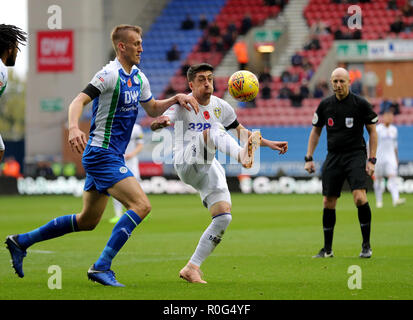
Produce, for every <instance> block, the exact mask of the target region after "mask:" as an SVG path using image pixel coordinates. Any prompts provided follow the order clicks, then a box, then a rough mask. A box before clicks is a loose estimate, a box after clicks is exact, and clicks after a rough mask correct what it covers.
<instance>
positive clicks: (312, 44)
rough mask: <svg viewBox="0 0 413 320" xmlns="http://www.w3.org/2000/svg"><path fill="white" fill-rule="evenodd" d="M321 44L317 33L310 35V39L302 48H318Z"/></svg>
mask: <svg viewBox="0 0 413 320" xmlns="http://www.w3.org/2000/svg"><path fill="white" fill-rule="evenodd" d="M320 49H321V44H320V40H319V39H318V36H317V35H310V40H309V41H308V42H307V44H306V45H305V46H304V50H320Z"/></svg>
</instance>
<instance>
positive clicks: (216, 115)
mask: <svg viewBox="0 0 413 320" xmlns="http://www.w3.org/2000/svg"><path fill="white" fill-rule="evenodd" d="M221 112H222V110H221V107H216V108H214V114H215V117H217V119H219V117H220V116H221Z"/></svg>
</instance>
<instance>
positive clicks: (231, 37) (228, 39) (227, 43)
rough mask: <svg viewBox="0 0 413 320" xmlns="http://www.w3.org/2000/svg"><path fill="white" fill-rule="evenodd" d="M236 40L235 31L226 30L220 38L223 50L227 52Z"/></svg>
mask: <svg viewBox="0 0 413 320" xmlns="http://www.w3.org/2000/svg"><path fill="white" fill-rule="evenodd" d="M236 38H237V31H230V30H227V32H226V33H225V34H224V35H223V36H222V41H223V44H224V50H229V49H230V48H231V47H232V45H233V44H234V42H235V39H236Z"/></svg>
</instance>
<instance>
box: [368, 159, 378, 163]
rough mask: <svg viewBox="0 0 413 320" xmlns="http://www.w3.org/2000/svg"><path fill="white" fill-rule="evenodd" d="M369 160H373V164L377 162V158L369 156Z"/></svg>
mask: <svg viewBox="0 0 413 320" xmlns="http://www.w3.org/2000/svg"><path fill="white" fill-rule="evenodd" d="M369 162H371V163H372V164H376V162H377V159H376V158H369Z"/></svg>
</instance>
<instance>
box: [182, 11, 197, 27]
mask: <svg viewBox="0 0 413 320" xmlns="http://www.w3.org/2000/svg"><path fill="white" fill-rule="evenodd" d="M193 28H195V22H194V20H192V18H191V16H190V15H189V14H187V15H186V18H185V20H184V21H182V23H181V29H182V30H192V29H193Z"/></svg>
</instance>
